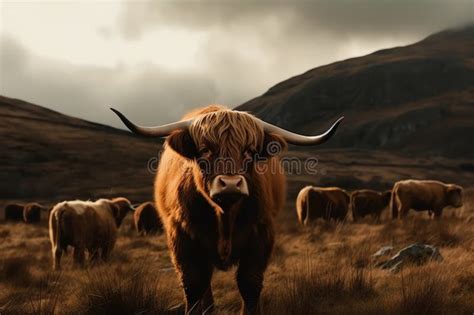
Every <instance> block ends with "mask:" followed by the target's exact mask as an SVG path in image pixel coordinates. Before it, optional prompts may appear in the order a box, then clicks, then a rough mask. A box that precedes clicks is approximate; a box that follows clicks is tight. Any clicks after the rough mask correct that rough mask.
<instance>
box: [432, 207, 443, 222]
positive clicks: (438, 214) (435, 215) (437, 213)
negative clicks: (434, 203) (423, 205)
mask: <svg viewBox="0 0 474 315" xmlns="http://www.w3.org/2000/svg"><path fill="white" fill-rule="evenodd" d="M442 215H443V209H435V210H434V211H433V219H435V220H439V219H440V218H441V216H442Z"/></svg>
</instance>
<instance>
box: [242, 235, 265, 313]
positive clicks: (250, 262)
mask: <svg viewBox="0 0 474 315" xmlns="http://www.w3.org/2000/svg"><path fill="white" fill-rule="evenodd" d="M262 234H263V235H265V234H266V235H268V236H270V235H271V236H270V238H267V239H265V238H260V237H252V241H251V244H250V246H249V247H248V248H247V249H246V250H245V251H244V252H245V253H246V255H245V257H242V258H241V259H240V262H239V268H238V269H237V275H236V276H237V286H238V287H239V292H240V295H241V297H242V308H241V314H259V313H260V310H259V305H258V302H259V299H260V293H261V291H262V288H263V275H264V272H265V270H266V269H267V265H268V261H269V259H270V255H271V251H272V248H273V243H274V239H273V236H272V233H262ZM257 240H259V241H257Z"/></svg>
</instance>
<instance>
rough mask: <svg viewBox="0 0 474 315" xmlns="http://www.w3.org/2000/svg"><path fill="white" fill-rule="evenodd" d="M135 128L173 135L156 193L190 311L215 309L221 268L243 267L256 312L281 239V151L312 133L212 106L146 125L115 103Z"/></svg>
mask: <svg viewBox="0 0 474 315" xmlns="http://www.w3.org/2000/svg"><path fill="white" fill-rule="evenodd" d="M114 112H115V113H117V115H119V117H120V118H121V120H122V121H123V122H124V123H125V125H126V126H127V127H128V128H129V129H130V130H132V131H133V132H135V133H138V134H141V135H145V136H153V137H163V136H168V135H169V136H168V138H167V140H166V144H165V147H164V152H163V154H162V156H161V161H160V164H159V170H158V174H157V177H156V182H155V200H156V203H157V206H158V210H159V213H160V217H161V219H162V222H163V225H164V228H165V231H166V234H167V239H168V247H169V249H170V252H171V257H172V260H173V263H174V265H175V269H176V271H177V273H178V276H179V279H180V281H181V285H182V287H183V289H184V295H185V298H186V303H185V308H186V314H189V313H196V314H202V313H203V312H204V311H206V310H210V309H212V305H213V303H214V302H213V296H212V290H211V278H212V274H213V270H214V269H215V268H217V269H221V270H227V269H228V268H229V267H231V266H232V265H238V267H237V274H236V280H237V286H238V288H239V291H240V294H241V297H242V309H241V311H242V313H256V312H257V310H258V307H257V305H258V301H259V297H260V292H261V290H262V283H263V276H264V272H265V270H266V268H267V264H268V261H269V258H270V255H271V252H272V248H273V244H274V237H275V235H274V234H275V231H274V218H275V216H276V214H277V213H278V211H279V210H280V209H281V208H282V207H283V204H284V200H285V176H284V174H283V170H282V167H281V165H280V162H279V159H278V156H277V155H278V153H279V152H280V151H281V149H283V148H285V147H286V144H287V143H293V144H299V145H315V144H320V143H322V142H324V141H326V140H328V139H329V138H330V137H331V136H332V135H333V133H334V132H335V130H336V127H337V125H338V124H339V123H340V120H339V121H338V122H336V123H335V124H334V125H333V126H332V127H331V128H330V129H329V130H328V131H327V132H326V133H325V134H323V135H320V136H314V137H306V136H302V135H298V134H294V133H291V132H289V131H286V130H283V129H281V128H278V127H276V126H273V125H271V124H268V123H265V122H263V121H261V120H260V119H258V118H256V117H255V116H252V115H251V114H249V113H245V112H239V111H232V110H229V109H227V108H224V107H221V106H217V105H214V106H208V107H206V108H203V109H200V110H197V111H194V112H192V113H190V114H188V115H186V116H185V118H184V120H182V121H179V122H176V123H172V124H169V125H165V126H160V127H148V128H147V127H140V126H137V125H135V124H133V123H132V122H130V121H129V120H128V119H127V118H126V117H125V116H123V115H122V114H121V113H119V112H117V111H115V110H114Z"/></svg>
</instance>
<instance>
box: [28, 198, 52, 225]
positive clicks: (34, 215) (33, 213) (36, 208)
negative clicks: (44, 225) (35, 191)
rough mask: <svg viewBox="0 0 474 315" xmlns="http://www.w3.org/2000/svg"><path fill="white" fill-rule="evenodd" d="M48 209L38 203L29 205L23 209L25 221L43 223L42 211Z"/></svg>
mask: <svg viewBox="0 0 474 315" xmlns="http://www.w3.org/2000/svg"><path fill="white" fill-rule="evenodd" d="M46 210H47V209H46V208H45V207H43V206H42V205H40V204H37V203H29V204H27V205H25V207H24V209H23V221H25V223H38V222H40V221H41V211H46Z"/></svg>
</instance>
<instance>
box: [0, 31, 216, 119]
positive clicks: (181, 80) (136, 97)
mask: <svg viewBox="0 0 474 315" xmlns="http://www.w3.org/2000/svg"><path fill="white" fill-rule="evenodd" d="M0 50H1V52H2V54H1V57H0V69H2V70H1V72H0V74H1V78H0V82H1V84H0V94H2V95H6V96H10V97H17V98H21V99H24V100H27V101H30V102H33V103H36V104H39V105H43V106H47V107H49V108H51V109H54V110H57V111H60V112H63V113H66V114H69V115H73V116H77V117H81V118H86V119H88V120H92V121H98V122H101V123H106V124H111V125H114V126H120V127H122V125H121V124H120V123H119V122H118V120H117V118H116V117H115V116H114V115H113V114H112V112H111V111H110V110H109V107H110V106H115V107H116V108H120V109H122V110H123V111H124V112H128V113H129V115H130V117H133V118H134V119H135V120H136V121H137V122H141V123H143V124H157V123H165V122H169V121H172V120H174V119H176V118H178V117H180V116H181V115H182V114H183V113H184V112H186V111H187V110H188V109H189V108H193V107H196V106H202V105H205V104H207V103H208V102H209V100H213V99H216V97H217V96H216V95H217V90H216V86H215V84H214V82H213V80H211V79H210V78H209V77H207V76H206V75H203V74H200V73H179V72H173V73H171V72H167V71H164V70H162V69H160V68H158V67H156V66H153V65H143V66H142V67H138V68H133V69H131V68H129V67H125V66H118V67H115V68H102V67H88V66H77V65H72V64H68V63H63V62H58V61H55V60H50V59H44V58H40V57H38V56H35V55H34V54H31V53H29V52H28V51H27V50H25V48H23V47H22V46H20V45H19V44H18V43H17V42H16V41H14V40H13V39H11V38H2V40H1V41H0Z"/></svg>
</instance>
